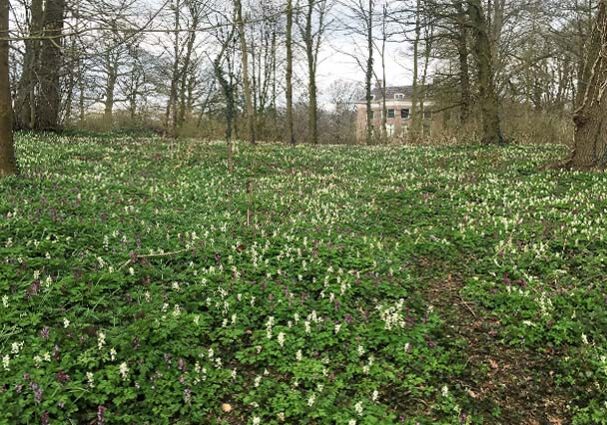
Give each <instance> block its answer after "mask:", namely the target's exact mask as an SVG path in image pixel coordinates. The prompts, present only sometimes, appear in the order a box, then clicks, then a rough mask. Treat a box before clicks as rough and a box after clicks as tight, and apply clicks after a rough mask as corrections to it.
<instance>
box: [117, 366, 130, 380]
mask: <svg viewBox="0 0 607 425" xmlns="http://www.w3.org/2000/svg"><path fill="white" fill-rule="evenodd" d="M119 370H120V376H122V380H126V378H127V377H128V376H129V367H128V366H127V364H126V362H122V363H120V369H119Z"/></svg>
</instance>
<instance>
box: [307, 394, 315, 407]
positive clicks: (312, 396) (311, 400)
mask: <svg viewBox="0 0 607 425" xmlns="http://www.w3.org/2000/svg"><path fill="white" fill-rule="evenodd" d="M315 402H316V396H315V395H314V394H312V395H311V396H310V397H309V398H308V406H309V407H312V406H314V403H315Z"/></svg>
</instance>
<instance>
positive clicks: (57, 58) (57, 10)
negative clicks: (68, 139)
mask: <svg viewBox="0 0 607 425" xmlns="http://www.w3.org/2000/svg"><path fill="white" fill-rule="evenodd" d="M64 12H65V0H47V1H46V8H45V11H44V37H45V38H44V39H43V40H42V51H41V54H40V63H41V66H40V69H39V70H38V73H39V76H40V78H39V80H40V91H39V100H38V103H37V105H36V106H37V108H36V123H35V128H36V129H37V130H53V131H54V130H58V129H59V111H60V109H61V87H60V83H61V69H62V62H63V55H62V52H61V43H62V37H61V34H62V31H63V20H64V16H63V15H64Z"/></svg>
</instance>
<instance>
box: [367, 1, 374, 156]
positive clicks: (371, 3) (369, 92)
mask: <svg viewBox="0 0 607 425" xmlns="http://www.w3.org/2000/svg"><path fill="white" fill-rule="evenodd" d="M374 9H375V8H374V1H373V0H369V9H368V13H369V15H368V16H367V70H366V74H365V91H366V97H365V100H366V103H367V111H366V112H367V134H366V142H367V145H370V144H371V143H372V142H373V109H372V107H371V101H372V100H373V94H372V89H373V10H374Z"/></svg>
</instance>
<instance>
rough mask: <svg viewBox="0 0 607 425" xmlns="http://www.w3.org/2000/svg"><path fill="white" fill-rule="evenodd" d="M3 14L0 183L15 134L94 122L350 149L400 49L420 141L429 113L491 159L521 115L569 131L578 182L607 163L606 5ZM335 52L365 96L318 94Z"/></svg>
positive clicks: (16, 4) (408, 1)
mask: <svg viewBox="0 0 607 425" xmlns="http://www.w3.org/2000/svg"><path fill="white" fill-rule="evenodd" d="M0 5H1V12H2V15H1V16H0V18H1V21H2V22H0V32H2V33H3V37H2V40H0V53H1V54H2V60H1V63H0V65H2V66H1V67H0V68H2V69H1V70H2V75H1V76H0V84H2V87H1V89H2V98H1V99H0V100H1V102H0V103H2V104H1V105H0V126H2V138H1V142H0V152H1V154H0V155H1V156H0V170H2V171H0V173H2V174H11V173H14V172H15V171H16V165H15V164H16V162H15V160H14V153H13V150H12V136H11V132H10V129H11V128H14V129H17V130H34V131H59V130H61V129H63V128H64V127H66V126H71V127H86V126H88V127H90V126H91V121H93V122H94V124H95V126H97V127H96V128H98V129H105V130H109V129H112V128H113V127H117V126H119V125H120V124H121V123H124V124H125V125H128V126H132V127H133V128H152V129H154V130H155V131H158V132H159V133H163V134H164V135H165V136H167V137H179V136H187V135H192V136H194V135H204V136H206V137H213V136H215V137H222V138H226V139H227V140H228V141H229V143H231V140H233V138H240V139H246V140H248V141H249V142H251V143H253V144H254V143H256V142H257V141H258V140H274V141H285V142H287V143H291V144H295V143H303V142H306V143H311V144H318V143H322V142H343V143H352V142H354V141H355V136H354V130H353V125H354V122H355V120H354V107H353V104H354V101H355V100H361V99H364V101H365V102H366V103H367V105H368V106H370V103H371V101H372V87H374V86H376V85H378V84H379V85H380V87H381V88H383V89H384V90H385V88H386V71H387V70H386V67H387V65H386V64H387V57H386V55H387V53H386V52H387V51H388V50H389V49H388V47H390V46H399V47H400V48H401V50H402V52H403V54H406V55H408V57H410V58H411V60H410V63H409V64H408V66H407V67H408V70H407V72H406V71H405V70H403V79H402V81H401V83H410V85H411V86H412V87H413V107H412V109H411V126H410V128H411V134H412V136H415V135H417V134H421V133H422V132H423V129H422V126H421V122H422V117H423V116H424V111H425V109H427V108H429V106H428V105H429V102H428V99H429V97H432V108H433V109H434V110H435V111H440V112H441V113H442V116H443V117H444V118H443V120H444V123H445V125H448V126H451V127H454V128H458V129H462V131H470V132H475V133H477V134H479V140H480V141H481V142H483V143H486V144H505V143H506V142H507V140H508V137H509V136H508V132H507V131H505V126H504V122H505V121H507V118H508V113H510V111H521V110H522V111H525V112H528V113H533V112H550V113H553V114H557V115H558V116H560V117H562V119H565V120H566V119H571V118H574V124H575V128H576V132H575V153H574V155H573V156H572V159H571V160H570V161H569V162H568V165H569V166H575V167H594V166H603V165H605V164H606V163H607V132H606V131H603V130H604V128H603V126H604V125H605V124H603V121H604V120H602V116H603V114H604V108H605V106H604V100H603V96H604V95H605V91H604V90H603V89H602V87H603V86H604V83H605V80H606V79H607V74H606V71H604V66H605V64H604V61H605V59H604V58H605V52H604V51H603V50H604V46H606V45H607V43H606V42H604V40H605V37H607V35H606V34H605V32H606V30H605V0H584V1H582V0H526V1H519V0H394V1H387V0H348V1H345V0H227V1H219V0H163V1H161V2H158V3H157V4H156V3H149V2H147V1H143V0H104V1H101V2H100V1H96V0H73V1H71V2H66V0H13V1H12V2H9V1H8V0H1V1H0ZM335 38H339V39H345V40H348V42H349V43H350V45H351V46H353V49H350V50H349V51H348V52H347V54H348V55H349V56H350V57H351V58H352V60H353V61H354V62H355V63H357V64H358V65H359V67H360V71H361V74H360V75H361V83H356V82H346V81H341V82H336V83H334V84H333V86H332V87H322V88H321V89H319V83H318V78H319V76H318V72H319V65H320V63H321V61H322V54H323V52H325V51H327V50H328V49H331V48H332V47H331V46H330V43H329V42H328V41H329V39H335ZM584 52H587V54H584ZM409 74H410V75H411V76H410V77H405V76H406V75H409ZM406 78H408V81H407V79H406ZM329 103H330V104H331V106H330V107H328V106H329V105H328V104H329ZM383 108H384V109H385V108H386V105H385V101H384V105H383ZM367 111H368V112H367V117H366V119H367V123H368V124H369V125H368V126H367V128H368V131H367V134H366V138H365V141H366V143H368V144H371V143H374V142H375V140H374V134H373V133H372V132H371V125H370V123H371V119H372V117H371V112H370V111H371V108H369V107H368V108H367ZM384 112H385V111H384ZM382 116H384V119H383V123H382V129H381V130H382V131H381V133H382V136H383V137H384V138H385V135H386V119H385V116H386V114H385V113H384V114H382ZM463 134H466V133H463Z"/></svg>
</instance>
